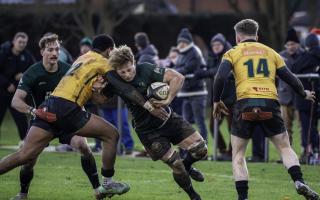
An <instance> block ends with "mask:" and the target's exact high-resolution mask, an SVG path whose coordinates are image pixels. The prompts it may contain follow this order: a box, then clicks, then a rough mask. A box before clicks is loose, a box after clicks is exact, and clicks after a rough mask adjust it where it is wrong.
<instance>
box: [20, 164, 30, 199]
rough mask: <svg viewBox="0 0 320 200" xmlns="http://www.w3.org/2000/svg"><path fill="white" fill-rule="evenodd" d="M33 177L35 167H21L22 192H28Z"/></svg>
mask: <svg viewBox="0 0 320 200" xmlns="http://www.w3.org/2000/svg"><path fill="white" fill-rule="evenodd" d="M32 178H33V168H32V169H27V168H25V167H21V170H20V189H21V190H20V192H21V193H26V194H27V193H28V191H29V186H30V183H31V180H32Z"/></svg>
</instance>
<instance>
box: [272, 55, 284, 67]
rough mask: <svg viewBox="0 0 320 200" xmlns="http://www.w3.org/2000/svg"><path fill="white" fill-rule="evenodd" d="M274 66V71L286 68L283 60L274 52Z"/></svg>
mask: <svg viewBox="0 0 320 200" xmlns="http://www.w3.org/2000/svg"><path fill="white" fill-rule="evenodd" d="M274 53H275V64H276V69H280V68H282V67H285V66H286V63H285V62H284V60H283V58H282V57H281V56H280V55H279V54H278V53H277V52H275V51H274Z"/></svg>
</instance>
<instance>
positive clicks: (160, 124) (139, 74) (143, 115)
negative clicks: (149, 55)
mask: <svg viewBox="0 0 320 200" xmlns="http://www.w3.org/2000/svg"><path fill="white" fill-rule="evenodd" d="M109 64H110V66H111V67H112V68H113V69H115V72H114V73H113V74H112V75H113V76H114V77H115V78H118V79H122V80H123V81H126V82H127V83H129V84H130V85H132V86H134V87H135V88H136V89H137V90H138V91H139V92H140V93H141V94H142V95H143V96H146V95H147V88H148V87H149V86H150V85H151V83H153V82H165V83H168V84H169V86H170V89H169V94H168V97H167V99H166V100H163V101H156V100H155V101H153V104H154V105H155V106H156V107H161V108H162V107H163V108H164V109H165V110H166V111H167V112H168V113H169V118H168V119H166V120H161V119H158V118H155V117H154V116H152V115H150V113H149V112H147V111H146V110H145V109H143V108H142V107H141V106H139V105H136V104H135V103H134V102H133V101H131V100H130V99H128V98H126V97H125V96H124V95H123V94H121V93H119V92H118V91H117V90H116V89H115V88H114V86H113V84H107V86H106V88H105V90H104V92H103V93H104V95H105V96H106V97H111V96H112V95H113V94H117V95H119V96H120V97H121V98H122V99H123V100H124V101H125V103H126V104H127V106H128V108H129V110H130V111H131V113H132V116H133V120H132V125H133V127H134V129H135V131H136V133H137V134H138V137H139V139H140V141H141V142H142V144H143V145H144V147H145V149H146V150H147V152H148V153H149V154H150V156H151V158H152V159H153V160H159V159H160V160H162V161H163V162H164V163H166V164H167V165H168V166H169V167H170V168H171V169H172V171H173V178H174V180H175V182H176V183H177V184H178V185H179V186H180V187H181V188H182V189H183V190H184V191H185V192H186V193H187V194H188V195H189V197H190V199H191V200H200V199H201V197H200V195H199V194H198V193H197V192H196V191H195V190H194V188H193V186H192V183H191V180H190V177H189V176H191V177H192V178H193V179H194V180H196V181H203V180H204V178H203V175H202V174H201V173H200V172H199V171H198V170H196V169H195V168H193V167H191V165H192V164H193V163H194V162H196V161H198V160H201V159H203V158H205V157H206V156H207V145H206V142H205V141H204V140H203V138H202V137H201V135H200V134H199V133H198V132H197V131H195V129H194V128H193V127H192V126H191V125H190V124H189V123H188V122H187V121H185V120H183V118H182V117H181V116H179V115H177V114H176V113H174V112H172V110H171V108H170V107H169V106H168V105H169V104H170V103H171V101H172V100H173V98H174V97H175V95H176V94H177V92H178V90H179V89H180V88H181V87H182V85H183V82H184V77H183V75H181V74H180V73H178V72H176V71H174V70H171V69H165V68H160V67H157V66H156V65H152V64H149V63H142V64H137V66H136V65H135V61H134V56H133V54H132V51H131V49H130V48H129V47H127V46H120V47H119V48H116V49H114V50H113V51H112V52H111V53H110V58H109ZM110 74H111V73H110ZM108 80H110V78H108ZM105 100H106V99H105ZM171 144H174V145H178V146H179V147H181V148H183V149H185V150H187V151H188V154H187V157H186V159H185V160H182V159H181V158H180V156H179V153H178V152H177V151H176V150H174V149H173V147H172V146H171Z"/></svg>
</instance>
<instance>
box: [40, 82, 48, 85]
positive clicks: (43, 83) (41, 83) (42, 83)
mask: <svg viewBox="0 0 320 200" xmlns="http://www.w3.org/2000/svg"><path fill="white" fill-rule="evenodd" d="M45 84H47V82H45V81H42V82H39V84H38V85H45Z"/></svg>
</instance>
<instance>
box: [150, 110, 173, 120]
mask: <svg viewBox="0 0 320 200" xmlns="http://www.w3.org/2000/svg"><path fill="white" fill-rule="evenodd" d="M150 114H151V115H153V116H155V117H157V118H159V119H161V120H163V121H166V120H167V119H168V118H169V117H170V116H169V113H168V112H167V111H166V110H165V109H164V108H162V107H160V108H154V109H153V110H152V111H150Z"/></svg>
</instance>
